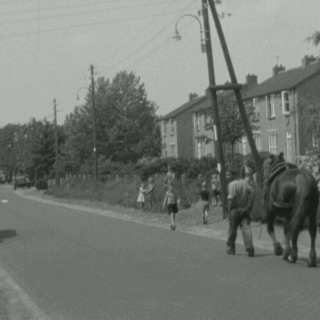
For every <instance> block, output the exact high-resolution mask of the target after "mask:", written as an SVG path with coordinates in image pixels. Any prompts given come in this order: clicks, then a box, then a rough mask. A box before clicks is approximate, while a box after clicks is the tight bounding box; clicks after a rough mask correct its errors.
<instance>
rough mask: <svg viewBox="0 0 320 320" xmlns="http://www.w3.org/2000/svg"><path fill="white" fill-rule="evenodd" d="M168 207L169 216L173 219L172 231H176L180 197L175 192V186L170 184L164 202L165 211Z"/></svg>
mask: <svg viewBox="0 0 320 320" xmlns="http://www.w3.org/2000/svg"><path fill="white" fill-rule="evenodd" d="M166 207H167V210H168V214H169V216H170V219H171V224H170V229H171V230H175V229H176V225H175V218H176V217H175V216H176V214H177V213H178V195H177V192H176V191H175V190H174V184H173V183H171V184H169V190H168V191H167V192H166V195H165V198H164V200H163V210H165V209H166Z"/></svg>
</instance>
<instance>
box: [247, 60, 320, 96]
mask: <svg viewBox="0 0 320 320" xmlns="http://www.w3.org/2000/svg"><path fill="white" fill-rule="evenodd" d="M319 71H320V63H319V62H318V61H317V62H315V63H311V64H309V65H308V66H306V67H298V68H294V69H290V70H287V71H282V72H279V73H278V74H277V75H275V76H273V77H271V78H269V79H267V80H266V81H264V82H262V83H260V84H259V85H257V86H255V87H253V88H252V89H251V90H249V91H248V92H247V94H246V95H245V99H248V98H254V97H257V96H262V95H265V94H268V93H274V92H279V91H282V90H288V89H292V88H295V87H297V86H298V85H299V84H301V83H302V82H304V81H305V80H307V79H309V78H311V77H313V76H314V75H316V74H317V73H318V72H319Z"/></svg>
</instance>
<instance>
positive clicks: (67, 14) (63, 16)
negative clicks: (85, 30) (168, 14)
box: [0, 1, 170, 25]
mask: <svg viewBox="0 0 320 320" xmlns="http://www.w3.org/2000/svg"><path fill="white" fill-rule="evenodd" d="M161 3H168V1H164V2H159V3H148V4H139V5H133V6H122V7H114V8H107V9H104V10H102V9H101V8H100V9H99V10H91V11H85V12H73V13H66V14H60V15H53V16H43V17H42V18H41V19H40V20H48V19H57V18H65V17H73V16H80V15H89V14H96V13H103V12H110V11H116V10H123V9H132V8H140V7H150V6H155V5H159V4H161ZM169 3H170V2H169ZM38 11H39V10H37V12H38ZM37 20H38V18H28V19H17V20H10V21H2V22H1V23H0V24H1V25H7V24H19V23H24V22H33V21H37Z"/></svg>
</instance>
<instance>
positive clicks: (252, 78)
mask: <svg viewBox="0 0 320 320" xmlns="http://www.w3.org/2000/svg"><path fill="white" fill-rule="evenodd" d="M245 84H246V85H247V86H248V87H253V86H256V85H257V84H258V76H256V75H255V74H248V75H246V81H245Z"/></svg>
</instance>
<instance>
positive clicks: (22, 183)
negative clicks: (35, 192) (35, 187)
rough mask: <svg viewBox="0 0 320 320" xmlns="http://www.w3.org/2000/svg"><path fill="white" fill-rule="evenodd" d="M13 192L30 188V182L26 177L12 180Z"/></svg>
mask: <svg viewBox="0 0 320 320" xmlns="http://www.w3.org/2000/svg"><path fill="white" fill-rule="evenodd" d="M13 187H14V190H16V189H17V188H31V182H30V180H29V179H28V178H27V177H26V176H18V177H15V179H14V184H13Z"/></svg>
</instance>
